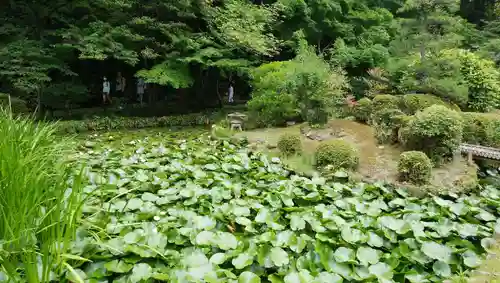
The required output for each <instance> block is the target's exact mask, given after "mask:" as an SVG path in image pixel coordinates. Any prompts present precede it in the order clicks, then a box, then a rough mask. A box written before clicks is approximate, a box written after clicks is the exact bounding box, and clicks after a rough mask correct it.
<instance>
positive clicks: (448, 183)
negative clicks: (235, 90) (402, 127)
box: [237, 120, 469, 188]
mask: <svg viewBox="0 0 500 283" xmlns="http://www.w3.org/2000/svg"><path fill="white" fill-rule="evenodd" d="M300 128H301V125H294V126H291V127H286V128H269V129H259V130H253V131H246V132H242V133H238V134H237V135H238V136H246V137H247V138H248V140H249V142H250V143H251V144H255V145H260V146H261V147H262V148H269V147H270V148H272V149H271V150H269V149H266V150H267V151H268V152H269V153H270V154H271V155H274V156H277V155H278V152H277V150H276V149H274V148H275V146H276V144H277V142H278V139H279V137H280V136H281V135H282V134H284V133H297V134H300ZM326 128H327V129H326V130H329V131H330V132H336V133H340V135H339V136H340V137H338V138H341V139H344V140H346V141H349V142H350V143H351V144H353V145H354V146H355V147H356V148H357V149H358V150H359V152H360V166H359V169H358V172H359V173H360V174H361V175H362V176H363V178H364V179H367V180H374V181H375V180H378V181H387V182H396V179H397V163H398V159H399V155H400V154H401V152H403V149H401V148H399V147H397V146H394V145H379V144H378V143H377V140H376V138H375V135H374V130H373V128H372V127H370V126H368V125H365V124H361V123H358V122H355V121H350V120H332V121H330V122H329V123H328V125H327V127H326ZM302 137H303V139H302V145H303V151H304V154H302V156H297V157H292V158H289V159H286V160H284V162H286V163H288V164H289V165H290V166H292V167H293V168H296V169H299V171H302V172H310V171H313V170H314V167H313V164H314V158H313V153H314V150H315V149H316V147H317V146H318V145H319V144H320V143H321V141H317V140H311V139H308V138H306V137H305V136H304V135H302ZM468 170H469V169H468V166H467V163H466V161H465V159H464V158H462V157H461V156H457V157H456V158H455V160H454V161H453V162H451V163H449V164H446V165H445V166H442V167H440V168H436V169H434V171H433V176H432V181H431V184H432V185H434V186H436V187H440V188H444V187H454V186H455V184H456V182H457V181H458V179H460V178H461V176H462V175H464V174H466V172H468Z"/></svg>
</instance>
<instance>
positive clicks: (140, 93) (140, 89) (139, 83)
mask: <svg viewBox="0 0 500 283" xmlns="http://www.w3.org/2000/svg"><path fill="white" fill-rule="evenodd" d="M145 89H146V83H145V82H144V80H143V79H142V78H139V79H138V80H137V97H138V98H139V102H140V103H141V105H142V101H143V99H144V90H145Z"/></svg>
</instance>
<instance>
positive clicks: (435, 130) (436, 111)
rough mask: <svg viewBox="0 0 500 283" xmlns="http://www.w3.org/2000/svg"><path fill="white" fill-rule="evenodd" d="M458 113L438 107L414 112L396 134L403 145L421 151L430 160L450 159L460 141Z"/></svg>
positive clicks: (460, 122)
mask: <svg viewBox="0 0 500 283" xmlns="http://www.w3.org/2000/svg"><path fill="white" fill-rule="evenodd" d="M462 128H463V123H462V118H461V117H460V114H459V113H458V112H456V111H453V110H451V109H449V108H447V107H445V106H442V105H432V106H430V107H428V108H426V109H424V110H423V111H419V112H417V114H415V116H414V118H412V119H410V121H409V122H408V124H407V125H406V126H405V127H403V128H402V129H401V130H400V132H399V134H400V137H399V138H400V140H401V141H403V144H404V145H405V146H406V147H407V148H409V149H412V150H421V151H423V152H425V153H426V154H427V155H428V156H429V157H430V158H431V159H432V160H433V161H435V162H439V161H441V160H442V159H443V158H447V157H451V156H453V153H454V152H455V151H456V150H457V149H458V146H459V145H460V143H461V141H462Z"/></svg>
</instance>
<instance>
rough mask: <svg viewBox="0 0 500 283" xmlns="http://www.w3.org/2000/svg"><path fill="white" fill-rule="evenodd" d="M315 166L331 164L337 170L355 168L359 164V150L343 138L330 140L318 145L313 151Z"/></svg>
mask: <svg viewBox="0 0 500 283" xmlns="http://www.w3.org/2000/svg"><path fill="white" fill-rule="evenodd" d="M314 158H315V160H316V166H319V167H324V166H328V165H330V166H332V167H333V168H334V169H336V170H338V169H341V168H344V169H356V168H357V167H358V164H359V152H358V150H357V149H356V148H355V147H354V146H353V145H352V144H350V143H349V142H347V141H344V140H340V139H337V140H332V141H328V142H324V143H322V144H320V145H319V146H318V148H317V149H316V152H315V153H314Z"/></svg>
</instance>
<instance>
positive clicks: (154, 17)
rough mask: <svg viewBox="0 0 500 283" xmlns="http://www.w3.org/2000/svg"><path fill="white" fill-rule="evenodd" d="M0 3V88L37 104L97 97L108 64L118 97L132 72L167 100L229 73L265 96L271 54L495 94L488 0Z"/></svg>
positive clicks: (175, 107) (189, 99) (496, 48)
mask: <svg viewBox="0 0 500 283" xmlns="http://www.w3.org/2000/svg"><path fill="white" fill-rule="evenodd" d="M3 3H4V4H1V6H0V21H1V22H0V92H2V93H8V94H10V95H11V96H13V97H18V98H20V99H23V100H25V101H28V102H29V105H30V107H31V108H33V109H34V108H38V109H39V110H42V111H45V110H47V109H50V110H54V109H67V108H79V107H81V108H84V107H93V106H98V105H101V104H102V102H101V93H100V92H101V87H102V77H103V76H107V77H108V78H110V79H111V81H112V82H114V79H115V75H116V73H117V72H119V71H120V72H122V73H123V75H124V76H125V77H126V78H127V80H128V83H127V85H128V86H127V91H126V93H127V94H126V98H127V101H128V103H132V102H133V101H134V100H136V98H135V97H134V95H133V93H134V92H135V87H134V84H135V79H136V78H138V77H142V78H144V79H145V81H146V82H147V83H149V84H150V86H151V88H150V89H149V90H148V98H147V100H148V101H149V103H155V102H157V101H159V100H161V101H165V102H166V104H169V105H171V106H172V107H167V106H165V109H166V111H172V112H174V111H175V112H192V111H197V110H201V109H204V108H207V107H214V106H218V105H219V106H222V103H223V101H224V97H223V95H224V93H225V92H226V91H227V86H228V82H229V81H233V82H234V83H235V93H236V96H237V97H238V98H242V99H248V98H249V97H251V96H252V97H254V94H256V95H255V97H260V98H259V99H260V102H259V101H254V102H253V106H252V102H251V103H250V104H249V106H250V107H251V108H252V107H253V108H254V109H258V108H259V105H258V104H259V103H260V104H262V103H264V104H265V103H270V102H269V101H267V102H266V101H265V100H266V99H269V97H267V98H266V95H260V96H259V95H258V92H259V90H264V91H265V90H266V89H270V88H269V87H267V88H266V83H272V82H273V81H275V82H279V81H280V80H281V79H282V77H279V76H274V77H273V76H271V77H269V76H268V77H267V78H269V79H271V81H270V82H266V81H265V80H264V81H263V79H262V78H263V77H265V76H263V72H264V73H266V74H269V72H270V70H274V71H271V73H272V72H274V73H275V74H277V75H279V74H280V72H276V70H278V69H280V68H289V69H290V68H295V69H307V70H306V72H305V73H306V74H307V76H309V77H311V78H315V79H316V78H320V79H321V78H322V76H321V75H325V74H326V73H331V74H334V75H335V76H334V78H333V81H331V83H332V84H333V85H335V87H341V88H343V89H347V90H348V92H350V93H352V94H354V95H355V96H356V98H358V99H359V98H361V97H364V96H367V97H371V96H373V95H375V94H380V93H385V94H391V93H392V94H394V93H399V94H402V93H427V94H433V95H435V96H439V97H441V98H443V99H446V100H448V101H451V102H453V103H455V104H457V105H459V106H460V107H461V108H467V109H472V110H475V111H487V110H489V108H497V107H498V106H499V105H500V72H499V69H498V66H499V63H500V19H499V15H500V4H499V3H496V1H495V0H475V1H474V0H461V1H455V0H253V1H248V0H143V1H139V0H52V1H40V0H9V1H4V2H3ZM294 60H295V61H297V60H298V61H299V62H301V64H300V65H296V64H295V65H294V64H291V63H290V62H294ZM285 62H288V63H289V64H285ZM305 63H308V64H305ZM259 66H260V67H259ZM288 73H289V72H288ZM303 73H304V72H303ZM311 74H315V75H313V76H311ZM318 74H319V75H318ZM328 79H332V77H331V76H330V77H329V78H328ZM301 80H302V82H304V77H302V78H301ZM327 81H328V80H327ZM309 83H311V84H317V83H318V82H314V81H311V82H309ZM288 87H289V86H288ZM326 87H328V85H327V86H326ZM274 89H276V88H274ZM315 89H316V91H320V92H321V91H322V89H321V88H319V90H318V89H317V88H315ZM344 93H345V92H344ZM271 95H272V96H271V97H270V98H271V100H273V101H274V103H278V104H279V105H281V106H283V105H287V103H286V101H282V100H280V98H279V95H277V94H276V93H271ZM311 95H315V94H314V93H313V94H311ZM259 99H257V100H259ZM281 99H285V100H286V99H287V97H281ZM328 99H329V98H328ZM310 101H312V102H314V101H313V100H310ZM306 106H307V107H314V104H308V105H306ZM307 107H305V108H307ZM303 108H304V107H303ZM278 112H280V113H282V112H283V111H281V109H280V110H279V111H278ZM290 115H292V114H290ZM292 116H293V115H292Z"/></svg>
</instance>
